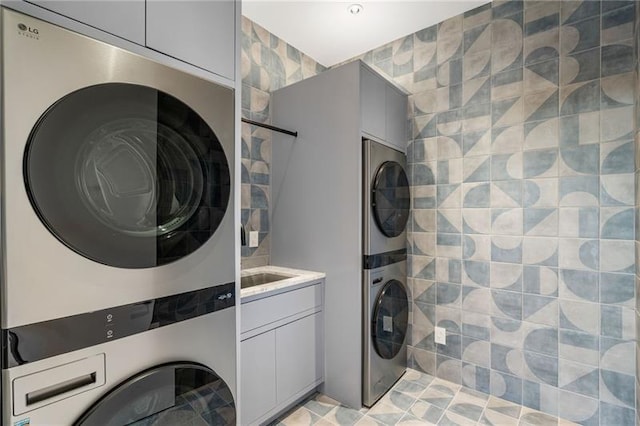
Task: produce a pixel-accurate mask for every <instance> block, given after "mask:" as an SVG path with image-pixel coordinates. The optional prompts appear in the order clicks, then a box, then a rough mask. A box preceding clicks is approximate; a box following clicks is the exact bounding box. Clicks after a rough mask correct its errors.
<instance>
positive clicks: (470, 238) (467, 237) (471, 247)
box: [462, 234, 491, 261]
mask: <svg viewBox="0 0 640 426" xmlns="http://www.w3.org/2000/svg"><path fill="white" fill-rule="evenodd" d="M462 258H463V259H465V260H479V261H490V260H491V236H489V235H479V234H476V235H474V234H464V235H463V236H462Z"/></svg>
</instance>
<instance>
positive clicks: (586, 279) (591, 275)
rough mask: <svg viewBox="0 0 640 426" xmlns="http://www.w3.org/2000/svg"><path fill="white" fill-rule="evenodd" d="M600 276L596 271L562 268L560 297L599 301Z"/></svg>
mask: <svg viewBox="0 0 640 426" xmlns="http://www.w3.org/2000/svg"><path fill="white" fill-rule="evenodd" d="M598 278H599V276H598V273H597V272H595V271H587V270H576V269H560V294H559V296H560V298H562V299H565V300H577V301H581V302H585V301H586V302H594V303H598V301H599V289H600V284H599V279H598Z"/></svg>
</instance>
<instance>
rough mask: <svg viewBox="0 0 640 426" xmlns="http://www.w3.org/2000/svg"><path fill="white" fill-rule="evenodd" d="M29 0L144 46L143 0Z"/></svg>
mask: <svg viewBox="0 0 640 426" xmlns="http://www.w3.org/2000/svg"><path fill="white" fill-rule="evenodd" d="M28 1H29V3H33V4H36V5H38V6H40V7H43V8H45V9H48V10H50V11H52V12H56V13H58V14H60V15H63V16H66V17H67V18H71V19H74V20H76V21H79V22H82V23H83V24H87V25H90V26H92V27H94V28H98V29H99V30H102V31H105V32H108V33H110V34H113V35H116V36H118V37H122V38H124V39H127V40H129V41H132V42H134V43H138V44H140V45H143V46H144V26H145V24H144V7H145V0H83V1H77V0H76V1H74V0H28Z"/></svg>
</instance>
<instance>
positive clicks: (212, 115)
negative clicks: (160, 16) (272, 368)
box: [0, 8, 236, 425]
mask: <svg viewBox="0 0 640 426" xmlns="http://www.w3.org/2000/svg"><path fill="white" fill-rule="evenodd" d="M0 13H1V19H2V27H1V28H2V30H1V31H2V40H1V41H2V61H1V64H2V72H1V78H2V93H1V99H2V111H1V114H2V115H1V120H0V122H1V123H2V133H1V147H2V156H1V159H0V172H1V178H0V181H1V182H2V200H1V202H2V205H1V207H2V209H1V215H2V229H1V232H0V235H1V237H2V280H1V282H2V294H1V297H0V299H1V303H2V305H1V324H2V346H3V348H5V350H3V352H2V405H3V409H2V413H3V414H2V416H3V419H2V420H3V421H4V422H6V423H5V424H11V425H13V424H15V422H16V421H20V419H24V418H25V417H26V418H31V419H32V424H71V423H72V422H74V421H76V420H77V419H79V418H80V415H81V414H82V413H83V412H84V411H85V410H88V409H89V407H90V406H92V405H93V404H95V403H96V402H97V399H98V398H100V396H101V395H103V394H105V393H106V392H115V391H114V389H116V387H117V386H118V384H122V383H124V382H125V381H126V380H127V379H128V378H131V377H134V376H136V375H137V374H139V373H141V372H147V373H144V374H146V375H148V376H149V377H150V380H151V382H150V383H156V384H158V386H159V387H161V388H162V389H165V390H163V391H162V392H161V395H156V396H158V398H160V400H162V401H164V402H163V403H162V404H160V405H157V406H155V407H156V408H155V409H153V410H151V409H149V410H148V411H144V410H143V411H141V413H142V412H144V413H147V414H149V413H151V412H154V410H155V411H162V410H160V407H164V409H168V408H170V407H169V405H170V404H169V403H170V401H169V400H168V399H166V398H167V397H166V396H165V394H166V395H168V394H169V393H171V392H169V393H167V392H168V391H166V386H164V385H162V384H161V382H162V381H163V380H166V381H167V383H174V384H175V386H178V384H179V383H178V382H179V381H180V380H181V379H178V377H179V376H180V374H182V373H180V374H178V373H177V372H176V371H177V370H176V369H174V370H171V369H170V368H168V369H160V370H158V371H159V372H158V373H157V374H156V373H151V372H152V370H149V369H153V368H155V367H156V366H158V365H162V364H165V363H175V362H180V363H186V365H188V366H189V367H184V368H189V369H191V370H189V371H192V372H191V373H188V374H195V375H198V374H200V375H201V376H202V377H205V376H206V377H209V379H206V380H204V379H203V380H204V381H205V382H211V381H215V380H214V379H213V378H212V377H213V376H211V374H214V375H218V376H219V377H220V378H222V379H223V381H224V382H226V384H227V386H228V387H229V391H230V392H231V393H233V392H235V388H236V384H235V357H236V349H235V347H236V339H235V328H236V326H235V288H236V285H235V283H234V279H235V250H234V241H235V232H234V231H235V226H234V208H233V204H234V203H233V202H232V200H231V199H232V195H231V194H233V175H234V166H233V164H234V138H235V136H234V128H235V124H234V91H233V90H232V89H231V88H228V87H223V86H219V85H216V84H213V83H211V82H208V81H205V80H202V79H200V78H197V77H194V76H191V75H188V74H185V73H183V72H180V71H178V70H175V69H172V68H169V67H167V66H164V65H162V64H159V63H156V62H154V61H151V60H149V59H146V58H143V57H141V56H138V55H135V54H132V53H129V52H126V51H124V50H121V49H119V48H116V47H113V46H110V45H108V44H105V43H102V42H99V41H96V40H93V39H91V38H88V37H85V36H81V35H79V34H76V33H73V32H71V31H68V30H65V29H63V28H60V27H57V26H54V25H51V24H48V23H46V22H43V21H40V20H37V19H34V18H32V17H28V16H25V15H22V14H19V13H16V12H14V11H11V10H9V9H6V8H2V9H0ZM100 354H102V355H100ZM100 356H101V357H102V358H100ZM96 357H98V358H96ZM89 358H91V359H92V360H93V361H90V362H89V361H87V362H88V365H90V366H91V368H89V370H92V371H89V372H87V373H86V374H81V375H73V374H71V376H70V375H69V374H68V371H67V370H68V369H70V370H71V371H76V370H77V369H75V367H74V368H71V367H69V368H68V369H65V368H66V367H64V366H65V365H67V364H69V365H71V363H75V362H76V361H81V360H84V359H89ZM101 359H102V360H103V361H100V360H101ZM193 363H197V364H198V365H202V366H204V367H202V368H203V369H201V370H198V368H199V367H198V368H195V367H194V368H195V370H198V371H204V372H203V373H196V372H195V370H194V369H193V368H192V366H191V365H192V364H193ZM73 365H75V364H73ZM83 365H84V364H83ZM100 365H102V367H101V368H102V369H100ZM181 365H182V364H181ZM180 368H183V367H180ZM184 368H183V370H184ZM49 370H51V372H49V373H48V371H49ZM94 370H95V371H94ZM101 371H102V372H101ZM153 371H155V370H153ZM168 371H174V373H175V374H174V376H173V377H174V378H173V379H170V376H171V373H168ZM180 371H182V370H180ZM40 373H42V374H40ZM180 377H181V376H180ZM198 377H200V376H198ZM21 378H22V379H24V380H21ZM171 380H173V382H172V381H171ZM199 380H200V379H198V380H196V381H194V382H193V383H194V385H193V386H196V384H197V383H200V384H202V383H204V382H202V381H199ZM135 381H140V380H139V378H138V379H135ZM142 382H145V383H146V379H145V380H143V381H142ZM196 382H197V383H196ZM19 385H20V386H19ZM21 386H22V387H21ZM145 386H146V385H145ZM150 386H151V385H150ZM193 386H192V387H193ZM203 386H204V385H203ZM151 387H153V386H151ZM187 387H188V386H187ZM183 390H184V389H183ZM183 390H181V391H180V392H177V391H176V392H177V393H176V395H178V394H182V393H183ZM23 391H24V392H23ZM78 392H79V393H78ZM184 392H187V391H184ZM110 395H115V394H113V393H110ZM118 395H127V394H126V393H118ZM105 398H109V397H105ZM118 398H122V397H121V396H118ZM154 398H155V397H154ZM124 399H125V400H127V402H128V403H131V401H132V400H133V399H130V397H129V396H127V397H126V398H124ZM173 403H174V404H173V405H180V404H179V403H181V401H178V400H177V399H176V400H175V401H173ZM21 404H22V405H24V406H22V405H21ZM140 404H142V405H144V401H140ZM168 404H169V405H168ZM105 406H107V405H105ZM138 408H139V407H138ZM138 408H136V410H137V409H138ZM67 410H68V411H67ZM107 411H112V410H111V409H108V410H107ZM114 418H118V417H114ZM36 419H37V421H36ZM100 419H103V417H100ZM79 424H91V423H90V422H88V421H87V422H85V423H82V422H81V423H79ZM97 424H108V422H107V423H105V422H102V421H100V422H97Z"/></svg>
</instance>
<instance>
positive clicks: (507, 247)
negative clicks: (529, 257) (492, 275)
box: [491, 236, 522, 263]
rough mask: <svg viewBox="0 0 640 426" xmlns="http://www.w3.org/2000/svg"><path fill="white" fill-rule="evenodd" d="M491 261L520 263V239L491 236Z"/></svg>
mask: <svg viewBox="0 0 640 426" xmlns="http://www.w3.org/2000/svg"><path fill="white" fill-rule="evenodd" d="M491 260H492V261H494V262H506V263H521V262H522V237H512V236H492V237H491Z"/></svg>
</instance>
